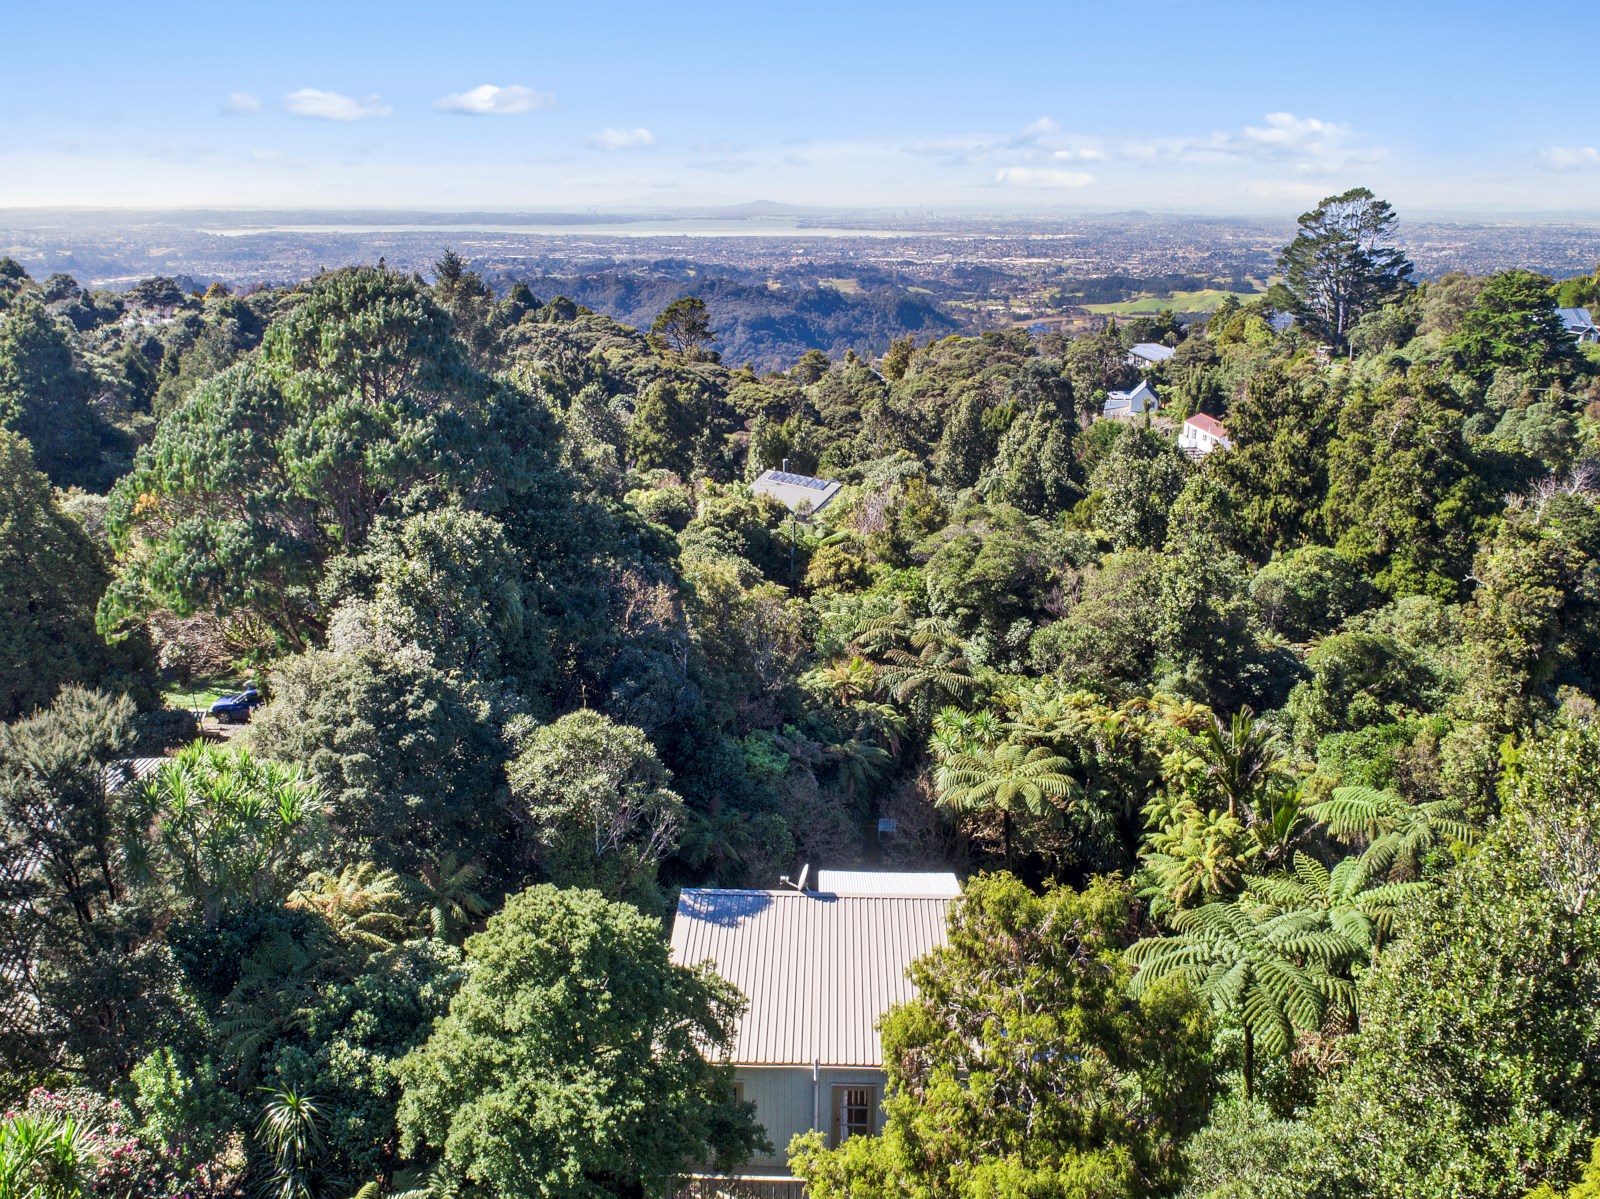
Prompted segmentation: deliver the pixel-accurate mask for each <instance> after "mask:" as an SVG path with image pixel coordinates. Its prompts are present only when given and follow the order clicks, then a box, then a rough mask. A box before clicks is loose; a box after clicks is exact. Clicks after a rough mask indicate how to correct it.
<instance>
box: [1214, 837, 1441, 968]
mask: <svg viewBox="0 0 1600 1199" xmlns="http://www.w3.org/2000/svg"><path fill="white" fill-rule="evenodd" d="M1245 886H1246V887H1247V888H1248V889H1249V891H1250V894H1252V895H1254V896H1255V897H1256V898H1257V899H1260V900H1262V901H1263V902H1265V903H1267V904H1269V905H1271V906H1272V908H1273V909H1274V910H1277V911H1289V912H1292V911H1317V912H1324V913H1326V915H1327V920H1328V926H1329V927H1330V928H1331V929H1332V930H1333V931H1334V932H1336V933H1338V934H1339V935H1340V936H1342V937H1344V938H1345V939H1346V940H1348V941H1350V942H1351V943H1352V944H1355V945H1359V946H1361V947H1362V948H1363V949H1366V950H1367V951H1369V952H1371V953H1374V954H1375V953H1377V951H1378V949H1379V947H1380V946H1381V945H1382V943H1383V938H1385V937H1386V936H1388V935H1389V932H1390V930H1391V929H1392V928H1393V927H1394V917H1395V913H1396V912H1397V911H1398V910H1399V907H1400V904H1401V903H1403V902H1404V901H1405V900H1406V899H1408V898H1410V897H1412V896H1414V895H1416V894H1418V893H1420V892H1422V891H1425V890H1427V887H1428V884H1427V883H1421V882H1405V883H1378V884H1377V885H1374V881H1373V877H1372V874H1371V872H1370V871H1369V870H1368V868H1367V866H1366V864H1365V863H1364V862H1363V861H1362V860H1361V859H1360V858H1344V859H1342V860H1341V861H1339V862H1337V863H1335V865H1334V867H1333V869H1332V870H1329V869H1328V868H1327V867H1326V866H1324V865H1323V864H1322V863H1321V862H1319V861H1317V860H1316V859H1315V858H1313V857H1310V856H1309V855H1307V854H1304V853H1296V854H1295V855H1294V870H1293V872H1287V871H1285V872H1283V873H1279V874H1272V875H1267V876H1265V877H1257V878H1250V879H1247V880H1246V881H1245Z"/></svg>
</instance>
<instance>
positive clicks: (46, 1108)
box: [6, 1087, 198, 1199]
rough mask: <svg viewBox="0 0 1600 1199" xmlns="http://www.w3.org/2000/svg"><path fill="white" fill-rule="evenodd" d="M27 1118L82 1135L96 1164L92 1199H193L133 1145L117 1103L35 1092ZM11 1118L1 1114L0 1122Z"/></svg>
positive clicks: (74, 1093)
mask: <svg viewBox="0 0 1600 1199" xmlns="http://www.w3.org/2000/svg"><path fill="white" fill-rule="evenodd" d="M27 1112H28V1114H29V1115H31V1116H55V1117H57V1118H58V1119H64V1120H72V1121H73V1122H74V1123H76V1124H77V1125H79V1126H80V1127H82V1128H84V1129H85V1130H86V1132H87V1139H88V1142H89V1146H90V1151H91V1152H92V1153H93V1155H94V1156H95V1157H96V1158H97V1159H98V1161H99V1168H98V1169H97V1170H96V1171H95V1175H94V1182H93V1185H92V1193H93V1194H95V1195H97V1196H100V1195H104V1196H106V1197H107V1199H111V1197H115V1199H198V1197H197V1196H193V1195H190V1194H189V1193H188V1192H187V1191H186V1190H185V1189H183V1188H182V1187H181V1185H180V1184H179V1183H178V1181H177V1180H176V1179H175V1178H174V1177H173V1176H172V1175H171V1173H170V1172H169V1171H168V1170H167V1168H166V1166H165V1165H164V1164H163V1163H162V1159H161V1156H160V1154H159V1153H157V1152H156V1151H155V1150H154V1149H152V1148H150V1147H149V1146H147V1145H145V1144H144V1143H143V1142H141V1141H140V1140H139V1138H138V1136H137V1134H136V1133H135V1132H134V1130H133V1127H132V1123H133V1117H132V1115H131V1113H130V1112H129V1111H128V1109H127V1108H126V1107H125V1106H124V1105H123V1104H122V1103H121V1102H119V1101H118V1100H116V1099H107V1098H106V1097H105V1096H104V1095H100V1094H97V1093H96V1092H94V1091H90V1090H85V1089H84V1088H82V1087H73V1088H71V1089H69V1090H65V1091H50V1090H46V1089H45V1088H43V1087H40V1088H38V1089H36V1090H34V1091H33V1092H31V1093H30V1094H29V1095H28V1103H27ZM15 1115H17V1113H16V1112H7V1113H6V1118H7V1119H10V1118H11V1117H13V1116H15Z"/></svg>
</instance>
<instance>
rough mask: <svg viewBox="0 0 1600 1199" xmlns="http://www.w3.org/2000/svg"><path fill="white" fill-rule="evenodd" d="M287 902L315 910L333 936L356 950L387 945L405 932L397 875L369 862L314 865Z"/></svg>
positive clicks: (388, 947)
mask: <svg viewBox="0 0 1600 1199" xmlns="http://www.w3.org/2000/svg"><path fill="white" fill-rule="evenodd" d="M288 906H289V907H291V908H299V909H301V910H303V911H309V912H316V913H317V914H318V915H320V916H321V917H322V919H323V922H324V923H325V924H326V925H327V926H328V931H329V932H330V933H331V934H332V936H333V938H334V940H336V941H338V942H339V943H340V944H341V945H344V946H347V947H348V948H350V949H353V950H356V951H358V952H361V953H378V952H381V951H382V950H385V949H390V948H393V947H394V946H395V945H396V944H398V943H399V940H400V938H401V937H402V936H403V935H404V933H405V923H406V921H405V896H404V895H403V894H402V892H401V885H400V877H399V876H398V875H397V874H395V873H394V871H392V870H382V869H380V868H379V867H378V866H377V865H376V864H375V863H373V862H361V863H358V864H357V865H354V866H346V867H345V868H344V869H343V870H341V871H339V873H337V874H330V873H328V872H326V871H323V870H318V871H314V872H313V873H312V874H310V875H308V876H307V878H306V880H305V882H303V883H301V884H300V886H299V887H297V888H296V889H295V891H294V893H293V894H292V895H290V896H289V902H288Z"/></svg>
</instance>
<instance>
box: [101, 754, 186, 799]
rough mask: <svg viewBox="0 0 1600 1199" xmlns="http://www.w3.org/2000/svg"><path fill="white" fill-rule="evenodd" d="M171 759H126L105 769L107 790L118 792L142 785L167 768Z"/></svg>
mask: <svg viewBox="0 0 1600 1199" xmlns="http://www.w3.org/2000/svg"><path fill="white" fill-rule="evenodd" d="M169 761H171V759H170V758H124V759H123V760H122V761H120V762H115V763H113V764H112V765H110V766H107V767H106V769H105V775H104V778H105V788H106V790H107V791H108V792H113V793H114V792H117V791H120V790H122V789H123V788H124V787H131V786H133V784H135V783H142V782H144V780H145V779H147V778H149V777H150V776H151V775H153V774H155V772H156V771H158V770H160V769H161V768H162V767H163V766H165V765H166V764H167V763H168V762H169Z"/></svg>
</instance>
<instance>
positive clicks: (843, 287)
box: [817, 279, 861, 296]
mask: <svg viewBox="0 0 1600 1199" xmlns="http://www.w3.org/2000/svg"><path fill="white" fill-rule="evenodd" d="M817 282H819V283H821V284H822V286H823V287H831V288H833V290H834V291H837V292H842V293H843V294H845V295H847V296H855V295H860V294H861V284H860V282H858V281H857V280H855V279H819V280H817Z"/></svg>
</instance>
